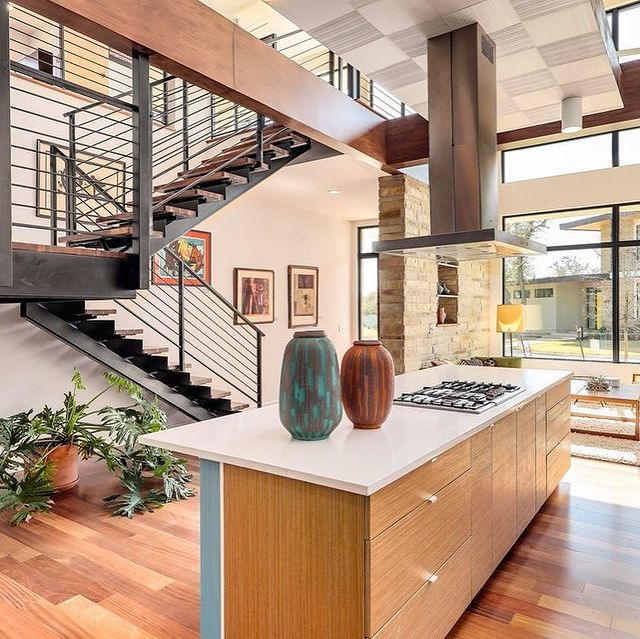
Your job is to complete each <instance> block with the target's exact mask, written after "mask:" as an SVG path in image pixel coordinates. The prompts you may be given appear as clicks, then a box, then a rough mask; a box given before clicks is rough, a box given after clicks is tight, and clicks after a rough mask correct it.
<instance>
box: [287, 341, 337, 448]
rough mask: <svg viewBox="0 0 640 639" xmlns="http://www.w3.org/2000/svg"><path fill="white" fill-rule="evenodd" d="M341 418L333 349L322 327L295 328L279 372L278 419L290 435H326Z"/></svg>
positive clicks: (311, 437)
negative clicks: (315, 329) (302, 329)
mask: <svg viewBox="0 0 640 639" xmlns="http://www.w3.org/2000/svg"><path fill="white" fill-rule="evenodd" d="M341 419H342V400H341V393H340V372H339V368H338V357H337V355H336V349H335V348H334V346H333V344H332V342H331V340H330V339H329V338H328V337H327V334H326V333H325V332H324V331H299V332H297V333H294V334H293V339H292V340H291V341H290V342H289V343H288V344H287V347H286V349H285V351H284V357H283V360H282V374H281V376H280V421H281V422H282V424H283V425H284V427H285V428H286V429H287V430H288V431H289V432H290V433H291V436H292V437H293V438H294V439H301V440H304V441H319V440H322V439H327V437H329V435H331V433H332V432H333V431H334V430H335V428H336V426H337V425H338V424H339V423H340V420H341Z"/></svg>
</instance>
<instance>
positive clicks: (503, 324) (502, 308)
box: [496, 304, 525, 357]
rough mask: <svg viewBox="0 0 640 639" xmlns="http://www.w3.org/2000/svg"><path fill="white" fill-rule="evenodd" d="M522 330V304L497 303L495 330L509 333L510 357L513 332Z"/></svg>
mask: <svg viewBox="0 0 640 639" xmlns="http://www.w3.org/2000/svg"><path fill="white" fill-rule="evenodd" d="M524 330H525V329H524V304H499V305H498V312H497V316H496V331H497V332H498V333H509V345H510V347H511V357H513V334H514V333H521V332H522V331H524Z"/></svg>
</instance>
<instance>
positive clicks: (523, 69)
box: [496, 49, 547, 82]
mask: <svg viewBox="0 0 640 639" xmlns="http://www.w3.org/2000/svg"><path fill="white" fill-rule="evenodd" d="M546 66H547V65H546V64H545V61H544V60H543V59H542V56H541V55H540V54H539V53H538V50H537V49H528V50H527V51H521V52H520V53H514V54H513V55H508V56H504V57H502V58H501V57H498V60H497V62H496V71H497V75H498V82H500V81H501V80H504V79H506V78H513V77H516V76H518V75H522V74H524V73H531V72H532V71H539V70H540V69H545V68H546Z"/></svg>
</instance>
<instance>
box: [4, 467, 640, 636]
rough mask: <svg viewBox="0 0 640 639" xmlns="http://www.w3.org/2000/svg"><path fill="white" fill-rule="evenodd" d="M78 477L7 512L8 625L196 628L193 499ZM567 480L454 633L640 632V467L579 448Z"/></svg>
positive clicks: (130, 630)
mask: <svg viewBox="0 0 640 639" xmlns="http://www.w3.org/2000/svg"><path fill="white" fill-rule="evenodd" d="M82 479H83V481H82V485H81V487H79V488H77V489H75V490H74V491H73V492H72V493H69V494H67V495H65V496H63V497H60V498H59V499H58V500H57V501H58V503H57V507H56V513H55V514H53V515H48V516H46V517H42V518H40V520H39V521H36V522H34V523H32V524H30V525H27V526H23V527H22V528H18V529H16V528H9V527H8V526H7V525H6V523H5V521H4V520H3V521H0V638H2V639H48V638H50V637H58V638H64V639H75V638H80V637H82V638H91V639H102V638H105V639H118V638H120V637H126V638H128V639H130V638H138V637H144V638H149V637H167V638H171V639H180V638H182V637H197V636H198V603H199V602H198V501H197V499H193V500H190V501H188V502H183V503H178V504H172V505H170V506H168V507H166V508H164V509H162V510H160V511H158V512H156V513H154V514H151V515H144V516H141V517H137V518H136V519H134V520H133V521H128V520H126V519H120V518H113V517H110V516H109V515H108V514H107V513H106V512H105V510H104V508H103V506H102V504H101V502H100V499H101V497H102V496H104V495H106V494H109V492H110V491H111V490H112V488H115V486H111V485H110V484H111V480H110V479H109V478H108V477H107V476H106V475H105V473H104V472H103V471H102V470H101V469H100V468H99V467H98V466H96V465H95V464H85V465H84V467H83V478H82ZM566 480H567V481H565V482H564V483H563V484H562V486H561V488H560V489H559V490H558V491H557V492H556V493H555V494H554V495H553V496H552V497H551V499H550V500H549V502H547V504H546V505H545V507H544V509H543V510H542V511H541V513H540V514H539V515H538V517H537V518H536V519H535V520H534V522H533V523H532V524H531V526H530V527H529V529H528V530H527V531H526V532H525V534H524V536H523V537H522V539H521V540H520V542H519V543H518V544H517V546H516V547H515V548H514V550H513V551H512V552H511V554H510V555H509V556H508V557H507V559H506V560H505V561H504V562H503V563H502V565H501V566H500V568H499V569H498V571H497V572H496V574H495V575H494V577H493V578H492V580H491V581H490V583H489V584H488V585H487V586H486V588H485V589H484V590H483V591H482V592H481V593H480V595H479V596H478V597H477V598H476V600H475V601H474V602H473V604H472V605H471V607H470V609H469V611H468V612H467V613H466V614H465V616H464V617H463V618H462V619H461V620H460V621H459V622H458V624H457V626H456V627H455V628H454V630H453V631H452V633H451V635H450V636H451V637H455V638H464V639H484V638H486V639H489V638H490V639H502V638H505V637H510V638H514V639H527V638H530V637H546V638H549V639H564V638H568V637H598V638H602V637H612V638H618V637H640V469H639V468H632V467H625V466H617V465H613V464H606V463H603V462H592V461H586V460H574V465H573V468H572V470H571V473H570V474H569V475H568V476H567V478H566ZM247 639H254V638H247ZM255 639H257V638H255ZM268 639H271V638H268ZM273 639H278V638H276V637H274V638H273ZM318 639H339V638H337V637H336V638H333V637H331V638H329V637H327V638H318ZM424 639H429V638H427V637H425V638H424Z"/></svg>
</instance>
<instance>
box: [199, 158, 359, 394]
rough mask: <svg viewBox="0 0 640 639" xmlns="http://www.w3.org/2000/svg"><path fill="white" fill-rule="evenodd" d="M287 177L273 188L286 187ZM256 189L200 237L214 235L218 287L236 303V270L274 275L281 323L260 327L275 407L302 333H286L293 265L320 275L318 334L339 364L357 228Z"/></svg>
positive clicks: (348, 334)
mask: <svg viewBox="0 0 640 639" xmlns="http://www.w3.org/2000/svg"><path fill="white" fill-rule="evenodd" d="M286 171H287V169H286V168H285V169H282V171H281V172H280V173H278V174H277V175H276V176H273V177H272V178H269V180H276V179H287V178H286ZM269 180H267V181H265V182H264V183H262V184H260V185H258V186H256V187H254V188H253V189H252V190H251V191H249V192H248V193H247V194H245V195H244V196H243V197H242V198H239V199H238V200H236V201H235V202H232V203H230V204H229V205H227V206H225V207H224V208H223V209H221V211H220V212H219V213H216V214H215V215H214V216H213V217H212V218H210V219H209V220H207V221H205V222H204V223H203V224H202V225H200V226H199V227H198V229H199V230H203V231H210V232H211V233H212V246H213V249H212V251H213V261H212V266H213V269H212V271H213V272H212V281H213V285H214V287H215V288H216V289H218V290H219V291H220V293H222V294H223V295H224V296H225V297H227V299H229V300H231V301H232V300H233V269H234V268H235V267H242V268H261V269H271V270H274V271H275V322H274V323H273V324H261V325H260V328H261V329H262V330H263V331H264V333H265V334H266V337H265V338H264V342H263V382H264V389H263V397H264V401H265V402H268V401H273V400H276V399H277V396H278V387H279V380H280V365H281V362H282V354H283V351H284V347H285V346H286V344H287V342H288V341H289V340H290V339H291V338H292V336H293V333H294V332H295V331H296V330H304V329H290V328H288V318H287V313H288V310H287V267H288V265H290V264H300V265H306V266H317V267H319V269H320V271H319V297H320V301H319V319H318V328H320V329H324V330H326V331H327V334H328V336H329V338H330V339H331V340H332V341H333V343H334V344H335V346H336V350H337V351H338V356H339V357H341V356H342V354H343V353H344V351H345V350H346V349H347V348H348V347H349V346H350V344H351V339H352V326H353V320H352V313H353V308H352V300H353V296H354V295H355V289H354V282H353V278H352V273H353V268H354V262H353V253H352V251H353V246H352V235H353V232H352V226H351V224H350V222H347V221H345V220H337V219H334V218H331V217H329V216H327V215H324V214H323V212H322V211H317V210H316V211H314V210H313V206H314V205H313V201H310V202H309V209H308V210H300V209H298V208H293V207H291V206H290V205H287V202H286V201H283V200H280V199H271V198H270V197H269V187H268V182H269Z"/></svg>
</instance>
